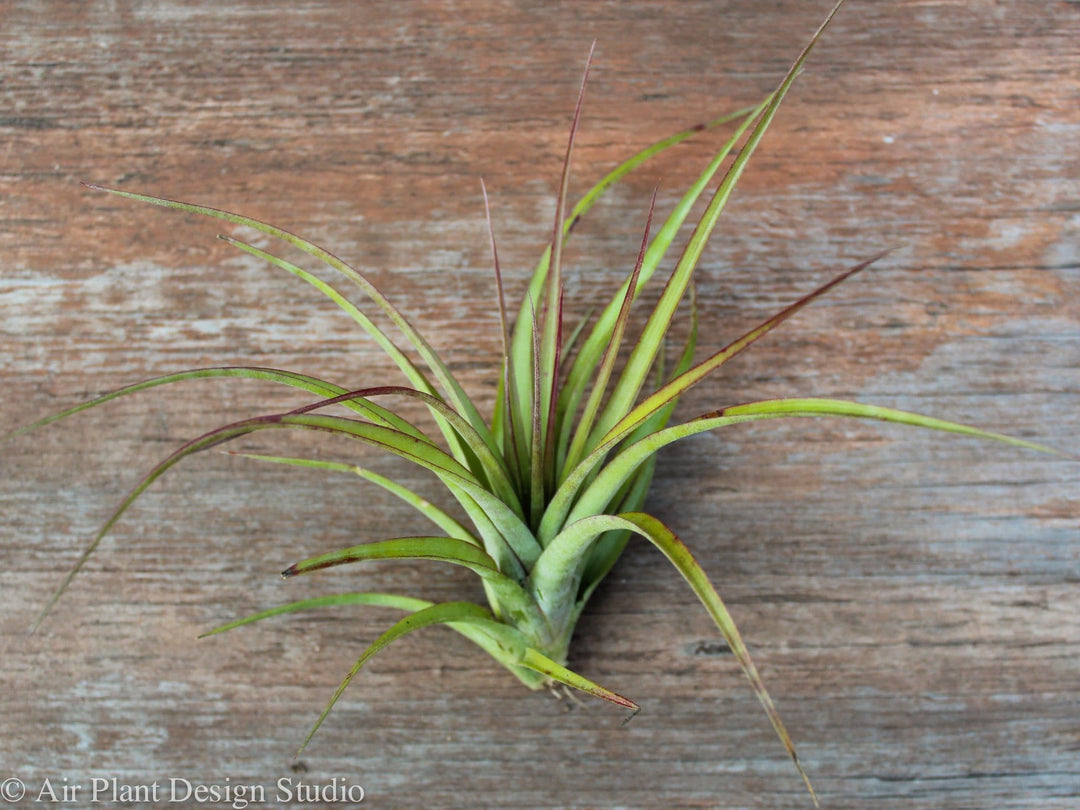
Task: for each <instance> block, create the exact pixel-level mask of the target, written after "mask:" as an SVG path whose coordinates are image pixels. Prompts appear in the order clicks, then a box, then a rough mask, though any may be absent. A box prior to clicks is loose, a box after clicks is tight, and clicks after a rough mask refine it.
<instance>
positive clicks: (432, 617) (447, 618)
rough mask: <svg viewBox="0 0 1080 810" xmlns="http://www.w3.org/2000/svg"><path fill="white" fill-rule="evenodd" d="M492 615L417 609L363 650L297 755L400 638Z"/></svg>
mask: <svg viewBox="0 0 1080 810" xmlns="http://www.w3.org/2000/svg"><path fill="white" fill-rule="evenodd" d="M490 616H491V614H490V613H488V611H487V610H486V609H484V608H482V607H480V606H479V605H474V604H472V603H471V602H444V603H441V604H437V605H432V606H431V607H428V608H424V609H422V610H418V611H416V612H415V613H413V614H411V615H409V616H406V617H405V618H403V619H401V620H400V621H398V622H396V623H395V624H394V625H393V626H392V627H391V628H390V629H389V630H387V631H386V632H385V633H383V634H382V635H381V636H379V637H378V638H377V639H375V641H374V642H372V644H371V646H370V647H368V648H367V649H366V650H364V653H363V654H362V655H361V656H360V657H359V658H358V659H357V660H356V663H355V664H353V666H352V669H350V670H349V673H348V674H347V675H346V676H345V679H344V680H343V681H342V682H341V684H340V685H339V686H338V688H337V689H336V690H335V691H334V694H333V695H332V696H331V697H330V702H329V703H327V704H326V708H325V709H323V710H322V714H320V715H319V719H318V720H316V721H315V725H314V726H313V727H312V729H311V731H309V732H308V735H307V737H305V738H304V742H303V743H301V744H300V748H299V750H298V751H297V752H296V755H297V756H299V755H300V754H301V753H303V751H304V749H305V748H307V746H308V743H310V742H311V738H312V737H314V736H315V732H317V731H318V730H319V727H320V726H321V725H322V724H323V721H325V720H326V717H327V715H329V714H330V710H331V709H333V708H334V705H335V704H336V703H337V702H338V699H339V698H340V697H341V695H342V693H343V692H344V691H345V689H346V688H348V686H349V684H350V683H352V680H353V678H355V677H356V675H357V674H358V673H359V672H360V670H361V669H362V668H363V666H364V664H366V663H367V662H368V661H369V660H370V659H371V657H372V656H374V655H375V654H376V653H378V652H380V651H382V650H384V649H385V648H386V647H387V646H389V645H390V644H391V643H393V642H394V641H396V640H397V639H399V638H401V637H402V636H404V635H406V634H408V633H411V632H413V631H414V630H419V629H420V628H422V627H430V626H431V625H434V624H449V623H451V622H460V621H468V620H469V619H477V618H480V619H484V618H490Z"/></svg>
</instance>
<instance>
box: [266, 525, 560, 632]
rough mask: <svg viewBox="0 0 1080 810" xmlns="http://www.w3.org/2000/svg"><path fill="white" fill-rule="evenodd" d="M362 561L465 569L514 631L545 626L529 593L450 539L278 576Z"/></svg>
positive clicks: (322, 561)
mask: <svg viewBox="0 0 1080 810" xmlns="http://www.w3.org/2000/svg"><path fill="white" fill-rule="evenodd" d="M365 560H435V561H438V562H446V563H451V564H453V565H460V566H464V567H465V568H468V569H469V570H470V571H472V572H473V573H475V574H477V575H478V576H480V577H481V578H482V579H483V580H484V583H485V584H486V585H487V586H488V587H489V588H490V589H491V593H492V594H493V595H494V596H495V598H496V601H495V604H496V605H498V606H499V607H500V609H501V611H505V613H506V615H507V616H508V617H509V618H511V619H512V621H513V623H514V625H515V626H517V627H521V628H523V629H527V630H529V631H531V632H533V633H536V634H540V633H544V632H545V631H546V630H547V627H548V623H547V621H546V619H545V618H544V616H543V615H542V614H541V612H540V611H539V610H538V609H537V606H536V603H535V602H534V601H533V599H532V597H531V596H530V595H529V593H528V592H527V591H526V590H525V589H524V588H522V587H521V585H519V584H518V583H517V582H516V581H515V580H514V579H512V578H511V577H508V576H507V575H506V574H504V573H502V572H501V571H500V570H499V567H498V565H497V564H496V562H495V560H493V559H492V558H491V557H490V556H488V554H486V553H485V552H484V551H483V550H482V549H479V548H477V547H476V546H475V545H473V544H471V543H468V542H465V541H463V540H458V539H456V538H452V537H398V538H394V539H393V540H381V541H378V542H374V543H364V544H361V545H357V546H350V547H349V548H343V549H338V550H336V551H331V552H328V553H326V554H320V555H319V556H317V557H311V558H309V559H306V560H303V561H301V562H298V563H295V564H294V565H291V566H289V567H288V568H286V569H285V570H284V571H282V572H281V576H282V579H288V578H290V577H294V576H298V575H300V574H309V573H311V572H313V571H321V570H323V569H325V568H333V567H336V566H339V565H348V564H351V563H355V562H363V561H365Z"/></svg>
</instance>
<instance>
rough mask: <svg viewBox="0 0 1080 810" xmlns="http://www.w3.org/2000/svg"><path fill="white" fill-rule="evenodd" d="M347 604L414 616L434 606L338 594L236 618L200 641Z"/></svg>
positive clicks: (392, 597)
mask: <svg viewBox="0 0 1080 810" xmlns="http://www.w3.org/2000/svg"><path fill="white" fill-rule="evenodd" d="M346 605H373V606H376V607H389V608H396V609H398V610H407V611H409V612H410V613H415V612H416V611H418V610H423V609H424V608H428V607H431V605H432V603H431V602H428V601H426V600H424V599H414V598H412V597H411V596H398V595H397V594H392V593H338V594H334V595H332V596H317V597H315V598H313V599H301V600H299V601H297V602H289V603H288V604H285V605H278V606H277V607H272V608H270V609H268V610H261V611H259V612H258V613H252V614H251V615H250V616H245V617H243V618H242V619H237V620H235V621H231V622H229V623H227V624H223V625H220V626H219V627H215V628H214V629H213V630H207V631H206V632H205V633H200V634H199V638H206V637H208V636H216V635H217V634H218V633H225V632H227V631H229V630H235V629H236V628H237V627H243V626H244V625H248V624H252V623H253V622H258V621H262V620H263V619H270V618H273V617H274V616H284V615H286V614H289V613H298V612H300V611H302V610H317V609H318V608H324V607H342V606H346Z"/></svg>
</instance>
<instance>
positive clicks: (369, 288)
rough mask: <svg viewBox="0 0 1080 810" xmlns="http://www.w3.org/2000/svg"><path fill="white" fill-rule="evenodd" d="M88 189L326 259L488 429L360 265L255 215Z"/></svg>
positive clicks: (457, 403) (480, 427) (477, 424)
mask: <svg viewBox="0 0 1080 810" xmlns="http://www.w3.org/2000/svg"><path fill="white" fill-rule="evenodd" d="M84 185H86V186H87V187H88V188H91V189H94V190H96V191H105V192H108V193H110V194H115V195H117V196H119V197H125V198H127V199H131V200H138V201H140V202H145V203H149V204H151V205H158V206H161V207H164V208H175V209H178V210H181V211H186V212H188V213H191V214H201V215H204V216H208V217H212V218H214V219H219V220H222V221H224V222H231V223H233V224H234V225H243V226H246V227H249V228H254V229H255V230H257V231H261V232H262V233H265V234H268V235H270V236H273V237H275V238H277V239H280V240H282V241H283V242H286V243H287V244H290V245H292V246H293V247H295V248H298V249H299V250H301V251H303V252H304V253H307V254H308V255H309V256H312V257H314V258H316V259H318V260H319V261H322V262H324V263H325V264H326V265H327V266H329V267H331V268H332V269H334V270H336V271H337V272H338V273H340V274H341V275H343V276H345V277H346V278H347V279H349V280H350V281H352V282H353V283H354V284H356V285H357V286H358V287H360V289H361V290H362V291H363V292H364V294H365V295H367V296H368V298H370V299H371V300H372V301H373V302H375V304H377V305H378V306H379V308H380V309H382V311H383V312H384V313H385V314H386V316H387V317H388V318H389V319H390V320H391V322H392V323H393V324H394V325H395V326H396V327H397V328H398V330H400V332H401V333H402V334H403V335H404V336H405V338H406V339H407V340H408V341H409V343H411V344H412V346H413V347H414V348H415V349H416V351H417V353H418V354H419V355H420V357H421V358H422V359H423V361H424V362H425V363H427V365H428V367H429V368H430V369H431V371H432V373H433V374H434V375H435V377H436V379H437V380H438V381H439V383H440V384H441V385H442V386H443V389H444V390H445V392H446V394H447V396H448V397H449V398H450V402H451V403H452V404H453V406H454V408H455V409H456V410H457V411H458V412H459V413H461V414H463V415H464V416H465V417H466V418H467V419H468V420H469V422H470V423H471V424H472V426H473V427H474V428H476V429H477V431H479V432H480V433H481V434H483V433H485V432H486V431H487V429H488V428H487V425H486V424H485V422H484V420H483V419H482V418H481V417H480V414H479V412H478V411H477V410H476V406H475V405H473V403H472V400H470V399H469V397H468V396H467V395H466V394H465V391H464V390H463V389H462V387H461V385H460V384H459V383H458V381H457V379H456V378H455V377H454V375H453V374H451V373H450V370H449V369H448V368H447V367H446V364H445V363H443V361H442V359H441V358H440V357H439V355H438V354H437V353H436V352H435V350H434V349H432V347H431V345H430V344H429V343H428V342H427V341H426V340H425V339H424V338H423V336H422V335H421V334H420V333H419V332H418V331H417V330H416V329H415V328H414V327H413V326H412V324H411V323H409V321H408V319H406V318H405V316H404V315H402V314H401V312H399V311H398V309H397V308H396V307H395V306H394V305H393V304H392V303H391V302H390V300H389V299H388V298H387V297H386V296H385V295H383V293H382V292H381V291H380V290H379V289H378V287H376V286H375V285H374V284H372V283H371V282H370V281H369V280H368V279H367V278H366V277H365V276H364V275H363V274H362V273H360V272H359V271H358V270H357V269H356V268H354V267H352V266H350V265H349V264H347V263H346V262H344V261H342V260H341V259H340V258H338V257H337V256H335V255H334V254H333V253H331V252H330V251H328V250H326V249H325V248H322V247H319V246H318V245H316V244H314V243H312V242H309V241H308V240H307V239H304V238H303V237H300V236H297V235H296V234H294V233H290V232H289V231H286V230H284V229H282V228H278V227H277V226H275V225H270V224H269V223H266V222H262V221H260V220H257V219H253V218H251V217H245V216H242V215H240V214H234V213H231V212H229V211H222V210H220V209H217V208H211V207H209V206H205V205H194V204H192V203H186V202H180V201H177V200H168V199H165V198H163V197H154V196H151V195H148V194H138V193H135V192H132V191H121V190H120V189H114V188H106V187H104V186H98V185H94V184H91V183H85V184H84Z"/></svg>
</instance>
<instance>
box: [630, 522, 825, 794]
mask: <svg viewBox="0 0 1080 810" xmlns="http://www.w3.org/2000/svg"><path fill="white" fill-rule="evenodd" d="M620 517H621V518H622V519H623V520H625V521H626V522H628V523H630V524H632V525H633V526H635V527H636V529H637V533H638V534H640V535H642V536H643V537H645V538H646V539H647V540H648V541H649V542H651V543H652V544H653V545H654V546H656V547H657V548H658V549H659V550H660V551H661V553H663V555H664V556H665V557H667V559H668V561H669V562H670V563H671V564H672V565H674V566H675V568H676V569H677V570H678V572H679V573H680V574H682V576H683V579H685V580H686V582H687V584H689V585H690V587H691V588H692V589H693V591H694V593H695V594H696V595H697V597H698V599H700V600H701V603H702V604H703V605H704V606H705V609H706V610H707V611H708V612H709V615H710V616H711V617H712V620H713V622H715V623H716V627H717V628H718V629H719V630H720V635H722V636H723V637H724V641H725V642H727V645H728V647H730V648H731V651H732V652H733V653H734V654H735V659H736V660H737V661H738V662H739V666H741V667H742V670H743V673H744V674H745V675H746V677H747V679H748V680H749V681H750V685H751V687H753V690H754V694H756V695H757V698H758V701H759V702H760V703H761V705H762V706H763V707H764V709H765V713H766V714H767V715H768V717H769V722H770V723H771V724H772V727H773V730H774V731H775V732H776V735H777V736H778V737H779V738H780V741H781V742H782V743H783V744H784V748H785V749H787V752H788V754H789V755H790V756H791V760H792V762H794V763H795V767H796V769H798V771H799V775H800V776H801V777H802V779H803V782H804V783H805V784H806V789H807V790H808V791H810V796H811V797H812V798H813V800H814V805H815V806H817V803H818V801H817V796H816V794H815V793H814V788H813V786H812V785H811V784H810V778H809V776H807V774H806V771H805V770H803V767H802V764H801V763H800V762H799V756H798V754H797V753H796V752H795V744H794V743H793V742H792V741H791V736H790V735H789V734H788V732H787V729H786V728H785V727H784V723H783V721H782V720H781V719H780V713H779V712H778V711H777V710H776V706H775V705H774V704H773V701H772V698H771V697H770V696H769V693H768V691H767V690H766V689H765V683H764V681H762V679H761V676H760V675H759V674H758V671H757V667H756V666H755V665H754V662H753V660H752V659H751V658H750V652H749V651H748V650H747V649H746V645H745V644H744V643H743V640H742V636H741V635H740V634H739V629H738V627H736V626H735V622H734V621H733V620H732V618H731V614H730V613H728V609H727V607H726V606H725V605H724V602H723V600H722V599H721V598H720V595H719V594H718V593H717V592H716V589H715V588H714V587H713V585H712V583H711V582H710V581H709V578H708V576H707V575H706V574H705V571H704V570H703V569H702V568H701V566H700V565H699V564H698V562H697V560H695V559H694V556H693V554H691V553H690V549H688V548H687V547H686V546H685V545H684V544H683V542H682V541H681V540H680V539H679V538H678V537H677V536H676V535H675V533H674V532H672V531H671V529H669V528H668V527H667V526H665V525H664V524H663V523H661V522H660V521H659V520H657V519H656V518H654V517H652V516H651V515H646V514H644V513H642V512H628V513H624V514H622V515H620Z"/></svg>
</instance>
